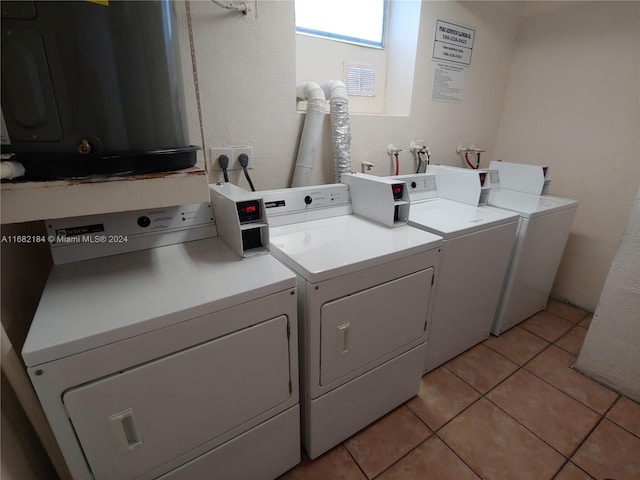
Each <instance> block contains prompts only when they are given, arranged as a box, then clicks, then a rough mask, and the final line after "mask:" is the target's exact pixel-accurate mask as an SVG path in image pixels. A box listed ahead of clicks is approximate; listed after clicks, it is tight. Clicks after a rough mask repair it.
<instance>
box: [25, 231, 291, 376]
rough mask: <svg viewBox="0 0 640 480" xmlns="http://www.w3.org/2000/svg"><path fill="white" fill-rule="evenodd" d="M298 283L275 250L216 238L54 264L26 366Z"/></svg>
mask: <svg viewBox="0 0 640 480" xmlns="http://www.w3.org/2000/svg"><path fill="white" fill-rule="evenodd" d="M293 287H295V276H294V275H293V274H292V273H291V272H290V271H289V270H288V269H287V268H285V267H284V266H283V265H281V264H280V263H279V262H278V261H277V260H275V259H273V258H272V257H271V256H270V255H258V256H255V257H251V258H248V259H247V258H245V259H241V258H240V257H239V256H238V255H237V254H235V253H234V252H233V251H232V250H231V249H230V248H229V247H227V245H226V244H224V243H223V242H222V240H221V239H220V238H218V237H216V238H208V239H204V240H198V241H194V242H188V243H181V244H176V245H169V246H165V247H159V248H153V249H149V250H142V251H138V252H132V253H127V254H122V255H114V256H111V257H104V258H98V259H94V260H86V261H82V262H76V263H69V264H66V265H58V266H55V267H53V269H52V271H51V274H50V275H49V279H48V281H47V284H46V286H45V289H44V292H43V294H42V298H41V299H40V304H39V305H38V309H37V311H36V314H35V317H34V319H33V323H32V325H31V329H30V330H29V334H28V336H27V339H26V341H25V344H24V348H23V350H22V356H23V358H24V361H25V364H26V365H27V366H34V365H38V364H41V363H44V362H49V361H52V360H56V359H58V358H61V357H64V356H68V355H74V354H76V353H79V352H82V351H86V350H90V349H93V348H96V347H100V346H103V345H105V344H108V343H113V342H117V341H120V340H123V339H125V338H129V337H132V336H135V335H140V334H144V333H148V332H150V331H153V330H156V329H160V328H164V327H167V326H169V325H173V324H176V323H179V322H182V321H185V320H189V319H192V318H195V317H198V316H201V315H205V314H208V313H212V312H216V311H219V310H222V309H224V308H229V307H233V306H235V305H237V304H240V303H244V302H247V301H251V300H254V299H256V298H260V297H264V296H266V295H270V294H273V293H276V292H280V291H282V290H286V289H288V288H293Z"/></svg>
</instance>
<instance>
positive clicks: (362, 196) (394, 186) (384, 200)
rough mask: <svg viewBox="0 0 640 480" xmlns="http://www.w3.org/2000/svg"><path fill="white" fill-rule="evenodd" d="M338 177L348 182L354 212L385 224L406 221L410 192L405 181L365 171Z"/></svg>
mask: <svg viewBox="0 0 640 480" xmlns="http://www.w3.org/2000/svg"><path fill="white" fill-rule="evenodd" d="M340 180H341V181H342V182H343V183H345V184H347V185H349V190H350V192H351V202H352V204H353V213H355V214H356V215H360V216H362V217H365V218H368V219H370V220H374V221H376V222H378V223H381V224H382V225H386V226H388V227H396V226H400V225H406V224H407V222H408V220H409V194H408V192H407V189H406V188H405V183H404V182H402V181H399V180H398V179H393V178H385V177H377V176H375V175H369V174H366V173H343V174H342V175H341V177H340Z"/></svg>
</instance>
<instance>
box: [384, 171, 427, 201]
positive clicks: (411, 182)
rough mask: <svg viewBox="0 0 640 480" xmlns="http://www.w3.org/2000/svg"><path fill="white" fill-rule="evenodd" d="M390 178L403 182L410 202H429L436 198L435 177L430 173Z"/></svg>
mask: <svg viewBox="0 0 640 480" xmlns="http://www.w3.org/2000/svg"><path fill="white" fill-rule="evenodd" d="M391 178H392V179H395V180H401V181H402V182H404V184H405V189H406V190H407V193H408V194H409V201H410V202H418V201H423V200H429V199H431V198H436V197H437V196H438V191H437V188H436V176H435V175H434V174H432V173H411V174H408V175H396V176H394V177H391Z"/></svg>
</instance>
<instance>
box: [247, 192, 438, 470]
mask: <svg viewBox="0 0 640 480" xmlns="http://www.w3.org/2000/svg"><path fill="white" fill-rule="evenodd" d="M258 193H260V194H261V195H262V197H263V199H264V202H265V207H266V210H267V216H268V219H269V224H270V241H271V254H272V255H274V256H275V257H276V258H278V259H279V260H280V261H282V262H283V263H284V264H285V265H287V266H288V267H289V268H291V269H292V270H293V271H294V272H295V273H296V275H297V277H298V292H299V297H298V298H299V310H298V312H299V313H298V318H299V320H300V333H301V336H300V351H301V385H302V393H301V396H302V398H303V400H302V402H301V403H302V404H303V405H302V411H303V415H302V429H303V443H304V446H305V448H306V450H307V452H308V454H309V456H310V457H311V458H316V457H317V456H319V455H320V454H322V453H323V452H325V451H327V450H328V449H330V448H331V447H333V446H335V445H337V444H338V443H340V442H341V441H343V440H345V439H346V438H348V437H349V436H351V435H353V434H354V433H356V432H358V431H359V430H360V429H362V428H364V427H366V426H367V425H369V424H370V423H372V422H373V421H374V420H376V419H377V418H379V417H381V416H382V415H384V414H386V413H387V412H389V411H390V410H391V409H393V408H395V407H397V406H398V405H400V404H402V403H403V402H405V401H406V400H408V399H409V398H411V397H412V396H414V395H416V394H417V393H418V390H419V386H420V379H421V376H422V373H423V364H424V355H425V348H426V343H425V342H426V338H427V326H428V322H429V317H430V309H431V304H432V297H433V295H432V286H433V283H434V278H437V271H438V264H439V261H440V249H441V245H442V239H441V238H440V237H438V236H436V235H434V234H431V233H428V232H424V231H420V230H418V229H414V228H410V227H408V226H406V225H405V226H396V227H394V228H388V227H385V226H383V225H380V224H377V223H374V222H372V221H370V220H368V219H365V218H361V217H359V216H357V215H353V214H352V205H351V200H350V196H349V189H348V187H347V186H346V185H344V184H334V185H322V186H313V187H301V188H294V189H286V190H275V191H269V192H258ZM389 193H391V191H389ZM392 201H393V199H392ZM390 211H391V213H393V211H394V208H393V205H392V206H391V209H390Z"/></svg>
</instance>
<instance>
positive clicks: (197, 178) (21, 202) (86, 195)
mask: <svg viewBox="0 0 640 480" xmlns="http://www.w3.org/2000/svg"><path fill="white" fill-rule="evenodd" d="M0 188H1V190H0V199H1V204H0V205H1V215H0V220H1V222H2V223H3V224H7V223H21V222H28V221H33V220H45V219H52V218H64V217H75V216H80V215H93V214H98V213H109V212H122V211H128V210H138V209H144V208H153V207H163V206H169V205H182V204H187V203H200V202H208V201H209V188H208V180H207V174H206V172H205V171H204V170H203V169H200V168H197V167H193V168H191V169H186V170H180V171H176V172H164V173H153V174H148V175H135V176H130V177H109V178H82V179H73V180H56V181H42V182H11V183H9V182H7V183H2V185H1V187H0Z"/></svg>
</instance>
